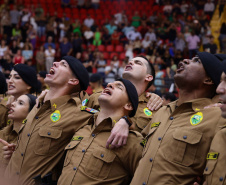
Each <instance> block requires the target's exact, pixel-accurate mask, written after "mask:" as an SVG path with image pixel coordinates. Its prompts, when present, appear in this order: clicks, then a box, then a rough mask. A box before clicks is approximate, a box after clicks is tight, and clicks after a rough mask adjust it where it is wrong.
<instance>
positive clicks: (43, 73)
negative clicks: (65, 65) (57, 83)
mask: <svg viewBox="0 0 226 185" xmlns="http://www.w3.org/2000/svg"><path fill="white" fill-rule="evenodd" d="M47 74H48V73H47V72H46V71H39V73H38V74H37V79H38V81H39V82H40V83H41V88H40V90H42V91H44V90H46V89H49V86H48V85H47V84H46V83H45V81H44V79H45V77H46V75H47Z"/></svg>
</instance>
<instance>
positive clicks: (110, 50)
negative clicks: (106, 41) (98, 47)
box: [106, 45, 114, 52]
mask: <svg viewBox="0 0 226 185" xmlns="http://www.w3.org/2000/svg"><path fill="white" fill-rule="evenodd" d="M106 51H107V52H113V51H114V46H113V45H108V46H107V48H106Z"/></svg>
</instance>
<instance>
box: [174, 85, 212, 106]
mask: <svg viewBox="0 0 226 185" xmlns="http://www.w3.org/2000/svg"><path fill="white" fill-rule="evenodd" d="M205 91H206V89H205V90H203V91H200V90H187V89H180V90H179V99H178V103H177V106H179V105H181V104H182V103H184V102H186V101H190V100H193V99H198V98H210V97H209V94H208V95H207V93H206V92H205Z"/></svg>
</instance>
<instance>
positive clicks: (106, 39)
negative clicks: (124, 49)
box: [101, 27, 111, 46]
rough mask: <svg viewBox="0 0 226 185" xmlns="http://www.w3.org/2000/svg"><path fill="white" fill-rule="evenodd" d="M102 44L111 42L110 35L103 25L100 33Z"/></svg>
mask: <svg viewBox="0 0 226 185" xmlns="http://www.w3.org/2000/svg"><path fill="white" fill-rule="evenodd" d="M101 38H102V44H103V45H105V46H106V45H110V44H111V35H110V34H109V31H108V29H107V28H105V27H103V35H102V37H101Z"/></svg>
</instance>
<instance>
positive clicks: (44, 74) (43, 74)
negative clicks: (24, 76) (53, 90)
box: [38, 71, 47, 78]
mask: <svg viewBox="0 0 226 185" xmlns="http://www.w3.org/2000/svg"><path fill="white" fill-rule="evenodd" d="M38 74H39V75H40V76H41V77H42V78H45V77H46V75H47V72H46V71H40V72H39V73H38Z"/></svg>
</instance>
